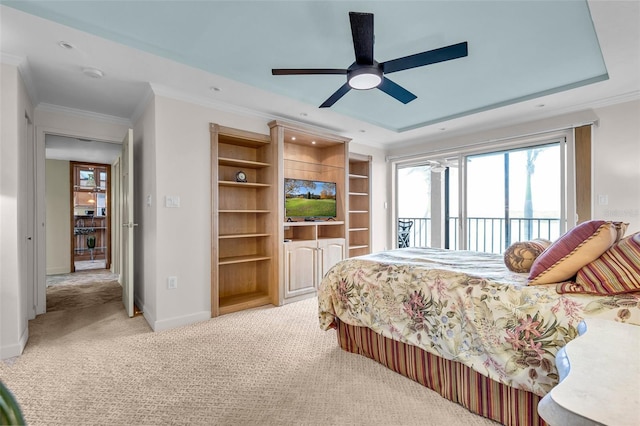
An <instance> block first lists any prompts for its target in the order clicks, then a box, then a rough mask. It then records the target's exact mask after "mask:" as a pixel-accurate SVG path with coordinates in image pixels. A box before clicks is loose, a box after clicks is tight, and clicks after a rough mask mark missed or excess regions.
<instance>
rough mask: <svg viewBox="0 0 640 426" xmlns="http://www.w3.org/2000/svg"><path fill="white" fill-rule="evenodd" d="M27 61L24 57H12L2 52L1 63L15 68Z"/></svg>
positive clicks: (0, 54) (0, 53) (0, 55)
mask: <svg viewBox="0 0 640 426" xmlns="http://www.w3.org/2000/svg"><path fill="white" fill-rule="evenodd" d="M26 60H27V59H26V58H24V57H22V56H16V55H11V54H9V53H4V52H0V63H3V64H8V65H13V66H14V67H17V66H19V65H20V64H22V63H23V62H25V61H26Z"/></svg>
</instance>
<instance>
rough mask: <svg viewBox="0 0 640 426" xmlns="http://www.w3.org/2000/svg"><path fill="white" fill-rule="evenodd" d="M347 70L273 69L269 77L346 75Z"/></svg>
mask: <svg viewBox="0 0 640 426" xmlns="http://www.w3.org/2000/svg"><path fill="white" fill-rule="evenodd" d="M346 73H347V70H345V69H338V68H274V69H272V70H271V75H306V74H346Z"/></svg>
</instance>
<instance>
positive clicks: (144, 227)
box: [133, 94, 159, 327]
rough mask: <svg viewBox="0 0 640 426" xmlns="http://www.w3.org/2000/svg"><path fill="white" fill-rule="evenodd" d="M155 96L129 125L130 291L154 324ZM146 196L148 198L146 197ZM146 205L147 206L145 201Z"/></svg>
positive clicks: (155, 246)
mask: <svg viewBox="0 0 640 426" xmlns="http://www.w3.org/2000/svg"><path fill="white" fill-rule="evenodd" d="M155 114H156V108H155V99H154V98H153V95H152V94H150V96H149V99H148V100H147V103H146V107H145V109H144V112H143V114H142V115H141V116H140V118H139V119H138V120H137V121H136V123H135V125H134V127H133V140H134V143H133V163H134V173H133V175H134V182H133V192H134V200H135V201H134V208H133V210H134V211H133V215H134V221H135V222H136V223H138V226H137V227H136V228H134V264H135V266H134V272H133V274H134V291H135V295H134V297H135V303H136V306H138V307H139V308H140V309H142V312H143V315H144V317H145V318H146V320H147V322H148V323H149V324H150V325H152V327H153V325H154V324H155V323H156V321H157V320H156V318H157V315H156V309H157V306H158V300H157V294H158V289H157V286H158V285H157V279H156V276H157V273H156V267H157V262H156V256H157V254H156V250H157V236H158V232H159V231H158V226H157V218H156V216H157V206H158V202H159V200H158V195H157V189H156V188H157V185H156V148H155V145H156V141H155V139H156V137H155V134H156V130H155V123H156V121H155ZM148 197H150V198H148ZM148 203H149V204H150V205H149V204H148Z"/></svg>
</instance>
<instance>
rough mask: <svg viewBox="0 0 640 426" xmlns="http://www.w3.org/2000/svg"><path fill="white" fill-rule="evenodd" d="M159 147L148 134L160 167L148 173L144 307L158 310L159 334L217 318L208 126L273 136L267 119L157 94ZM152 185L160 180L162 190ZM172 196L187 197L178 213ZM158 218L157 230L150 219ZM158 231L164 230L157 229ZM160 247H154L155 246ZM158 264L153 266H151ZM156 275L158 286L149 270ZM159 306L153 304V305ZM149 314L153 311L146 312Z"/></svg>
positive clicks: (147, 145) (147, 146)
mask: <svg viewBox="0 0 640 426" xmlns="http://www.w3.org/2000/svg"><path fill="white" fill-rule="evenodd" d="M154 105H155V145H154V146H153V145H152V144H151V143H150V142H148V141H147V138H146V136H145V141H144V148H143V149H144V153H145V155H148V154H150V153H149V149H153V148H155V169H150V168H149V167H148V168H147V169H145V170H144V171H143V176H142V179H143V181H144V183H143V186H144V191H145V193H144V194H142V197H141V199H146V198H147V196H148V195H151V198H152V200H153V203H152V206H151V207H143V208H144V209H145V210H149V211H150V213H149V214H147V213H145V214H144V215H143V216H144V219H145V223H143V224H142V233H143V237H142V244H144V247H145V248H144V250H145V252H146V251H147V250H155V256H153V258H151V257H150V256H147V255H145V262H150V263H151V265H145V288H147V287H153V288H154V289H155V292H156V295H155V300H152V298H151V297H148V295H146V294H145V300H144V303H145V306H149V308H150V309H151V310H152V311H153V312H154V315H155V319H154V321H150V324H151V326H152V328H153V329H154V330H163V329H166V328H170V327H175V326H178V325H182V324H188V323H192V322H195V321H201V320H206V319H209V318H210V317H211V299H210V298H211V149H210V140H211V138H210V133H209V123H211V122H213V123H218V124H220V125H223V126H229V127H234V128H239V129H243V130H248V131H254V132H258V133H262V134H268V133H269V128H268V126H267V119H259V118H255V117H247V116H241V115H238V114H233V113H229V112H223V111H218V110H215V109H213V108H209V107H206V106H200V105H195V104H192V103H187V102H183V101H178V100H174V99H169V98H167V97H163V96H159V95H158V94H156V97H155V101H154ZM150 182H154V185H155V188H154V187H153V185H151V184H150ZM166 196H178V197H180V207H179V208H167V207H164V202H165V197H166ZM153 215H155V219H156V223H155V231H154V229H153V227H152V226H149V224H147V222H146V221H147V218H148V217H151V216H153ZM156 231H157V232H156ZM150 245H154V247H153V248H151V247H149V246H150ZM152 265H153V266H152ZM149 269H152V270H153V273H154V274H155V277H154V281H153V282H150V281H149V278H150V277H149V276H147V272H146V271H148V270H149ZM169 276H176V277H178V288H177V289H174V290H169V289H168V288H167V282H166V281H167V277H169ZM152 303H153V306H150V305H151V304H152ZM144 309H147V308H144Z"/></svg>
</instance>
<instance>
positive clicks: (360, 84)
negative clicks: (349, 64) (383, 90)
mask: <svg viewBox="0 0 640 426" xmlns="http://www.w3.org/2000/svg"><path fill="white" fill-rule="evenodd" d="M348 81H349V86H350V87H351V88H352V89H356V90H368V89H373V88H374V87H378V86H379V85H380V83H382V70H381V69H380V68H378V67H375V66H374V67H362V68H358V69H355V70H353V71H350V72H349V78H348Z"/></svg>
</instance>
